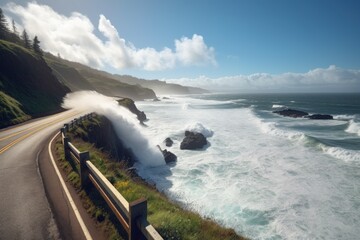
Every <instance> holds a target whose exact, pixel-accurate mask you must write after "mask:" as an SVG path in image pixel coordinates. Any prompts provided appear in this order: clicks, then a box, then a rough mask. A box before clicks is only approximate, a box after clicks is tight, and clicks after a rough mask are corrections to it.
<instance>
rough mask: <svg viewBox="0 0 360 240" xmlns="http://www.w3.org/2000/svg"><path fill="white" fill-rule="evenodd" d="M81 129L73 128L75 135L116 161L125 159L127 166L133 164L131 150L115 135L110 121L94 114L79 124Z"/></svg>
mask: <svg viewBox="0 0 360 240" xmlns="http://www.w3.org/2000/svg"><path fill="white" fill-rule="evenodd" d="M78 128H80V129H81V130H75V132H74V134H75V136H76V137H80V138H82V139H83V140H84V141H87V142H90V143H93V144H95V146H96V147H97V148H100V149H103V150H104V151H106V152H108V153H110V155H111V157H113V158H114V159H116V161H125V162H126V164H127V165H128V166H132V165H133V164H134V159H135V158H134V156H133V154H132V151H131V150H130V149H128V148H126V147H125V146H124V144H123V142H122V141H121V140H120V139H119V138H118V137H117V135H116V133H115V129H114V128H113V126H112V124H111V122H110V121H109V120H108V119H107V118H106V117H103V116H96V117H94V118H92V119H90V120H87V121H85V122H83V123H81V124H80V125H79V127H78Z"/></svg>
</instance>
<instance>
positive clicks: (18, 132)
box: [0, 112, 76, 141]
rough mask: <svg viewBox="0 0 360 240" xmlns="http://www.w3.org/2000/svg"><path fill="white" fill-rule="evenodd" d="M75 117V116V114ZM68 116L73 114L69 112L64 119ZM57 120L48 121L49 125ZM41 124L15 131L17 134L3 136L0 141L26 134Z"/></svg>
mask: <svg viewBox="0 0 360 240" xmlns="http://www.w3.org/2000/svg"><path fill="white" fill-rule="evenodd" d="M75 115H76V114H75ZM70 116H74V114H72V113H71V112H70V113H67V114H66V115H65V118H66V117H70ZM63 118H64V117H63ZM57 120H58V119H55V120H52V121H50V122H49V123H52V122H56V121H57ZM43 124H44V123H40V124H37V125H35V126H32V127H28V128H25V129H23V130H20V131H17V132H15V133H12V134H10V135H7V136H5V137H2V138H0V141H3V140H6V139H8V138H11V137H14V136H16V135H19V134H21V133H23V132H26V131H28V130H30V129H34V128H37V127H39V126H42V125H43Z"/></svg>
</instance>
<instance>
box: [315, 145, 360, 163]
mask: <svg viewBox="0 0 360 240" xmlns="http://www.w3.org/2000/svg"><path fill="white" fill-rule="evenodd" d="M321 148H322V150H323V151H324V152H325V153H326V154H328V155H330V156H332V157H335V158H337V159H340V160H343V161H345V162H357V163H360V152H359V151H355V150H349V149H343V148H339V147H328V146H325V145H321Z"/></svg>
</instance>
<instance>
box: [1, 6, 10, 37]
mask: <svg viewBox="0 0 360 240" xmlns="http://www.w3.org/2000/svg"><path fill="white" fill-rule="evenodd" d="M7 25H8V24H7V21H6V18H5V15H4V14H3V11H2V9H1V8H0V39H7V38H8V36H9V29H8V26H7Z"/></svg>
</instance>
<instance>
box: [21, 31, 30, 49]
mask: <svg viewBox="0 0 360 240" xmlns="http://www.w3.org/2000/svg"><path fill="white" fill-rule="evenodd" d="M22 40H23V41H24V46H25V47H26V48H29V49H30V48H31V41H30V39H29V35H28V34H27V32H26V30H25V29H24V31H23V32H22Z"/></svg>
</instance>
